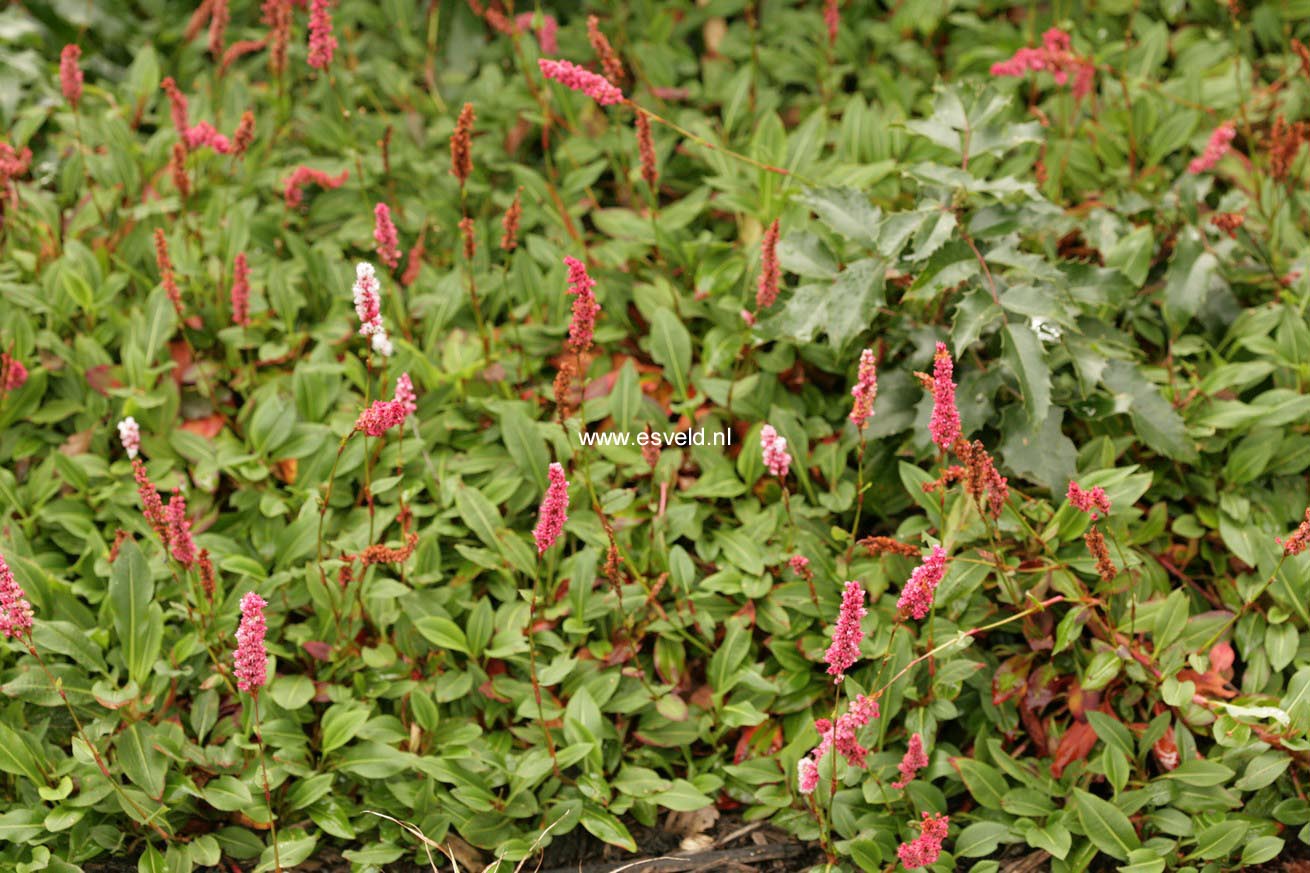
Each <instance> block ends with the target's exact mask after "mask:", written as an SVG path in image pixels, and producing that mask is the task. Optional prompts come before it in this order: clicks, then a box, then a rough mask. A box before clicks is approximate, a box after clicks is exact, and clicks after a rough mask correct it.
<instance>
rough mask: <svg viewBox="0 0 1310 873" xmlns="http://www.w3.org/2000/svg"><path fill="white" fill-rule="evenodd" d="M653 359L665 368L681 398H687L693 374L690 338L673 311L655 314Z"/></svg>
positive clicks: (653, 320) (651, 345)
mask: <svg viewBox="0 0 1310 873" xmlns="http://www.w3.org/2000/svg"><path fill="white" fill-rule="evenodd" d="M650 356H651V357H652V358H654V359H655V362H656V363H658V364H660V365H661V366H663V367H664V375H665V376H666V377H667V378H668V379H669V381H670V382H672V383H673V385H674V387H676V388H677V390H678V397H679V398H685V397H686V396H687V385H688V381H687V379H688V374H689V373H690V371H691V334H689V333H688V332H687V328H686V327H685V326H683V324H682V321H681V320H680V319H679V318H678V316H676V315H674V314H673V312H672V311H671V310H668V309H659V310H656V312H655V316H654V318H653V319H652V320H651V325H650Z"/></svg>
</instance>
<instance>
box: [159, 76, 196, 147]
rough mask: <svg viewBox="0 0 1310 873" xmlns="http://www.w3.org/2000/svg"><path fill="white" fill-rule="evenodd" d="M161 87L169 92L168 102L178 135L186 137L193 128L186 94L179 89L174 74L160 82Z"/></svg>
mask: <svg viewBox="0 0 1310 873" xmlns="http://www.w3.org/2000/svg"><path fill="white" fill-rule="evenodd" d="M159 87H161V88H163V89H164V92H165V93H166V94H168V102H169V106H170V108H171V111H172V114H173V128H174V129H175V130H177V135H178V136H180V137H183V138H184V139H185V138H186V135H187V131H189V130H190V129H191V122H190V121H189V120H188V118H187V99H186V95H185V94H183V93H182V92H181V91H180V90H179V89H178V87H177V82H175V81H173V77H172V76H168V77H167V78H165V79H164V81H162V82H160V83H159Z"/></svg>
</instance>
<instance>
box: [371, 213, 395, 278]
mask: <svg viewBox="0 0 1310 873" xmlns="http://www.w3.org/2000/svg"><path fill="white" fill-rule="evenodd" d="M373 239H374V240H375V241H376V242H377V244H378V260H380V261H381V262H382V263H384V264H386V265H387V266H388V267H390V268H391V269H393V270H394V269H396V267H398V266H400V237H399V236H398V235H397V233H396V225H395V224H394V223H392V221H391V207H390V206H388V205H387V204H385V203H379V204H378V205H377V206H374V207H373Z"/></svg>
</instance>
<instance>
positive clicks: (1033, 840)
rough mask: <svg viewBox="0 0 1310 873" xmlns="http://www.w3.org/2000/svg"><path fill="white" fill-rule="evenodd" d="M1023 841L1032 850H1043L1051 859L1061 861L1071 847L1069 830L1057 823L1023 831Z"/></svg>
mask: <svg viewBox="0 0 1310 873" xmlns="http://www.w3.org/2000/svg"><path fill="white" fill-rule="evenodd" d="M1024 839H1026V840H1027V841H1028V845H1030V846H1032V847H1033V848H1034V849H1044V850H1046V851H1047V852H1050V853H1051V855H1052V857H1055V858H1059V859H1060V860H1061V861H1063V860H1064V859H1065V858H1066V857H1067V856H1068V855H1069V849H1070V848H1072V846H1073V836H1072V835H1071V834H1070V833H1069V829H1068V828H1066V827H1065V826H1064V825H1062V824H1060V823H1059V822H1058V821H1052V822H1048V823H1047V824H1046V826H1045V827H1033V828H1029V829H1028V830H1027V831H1024Z"/></svg>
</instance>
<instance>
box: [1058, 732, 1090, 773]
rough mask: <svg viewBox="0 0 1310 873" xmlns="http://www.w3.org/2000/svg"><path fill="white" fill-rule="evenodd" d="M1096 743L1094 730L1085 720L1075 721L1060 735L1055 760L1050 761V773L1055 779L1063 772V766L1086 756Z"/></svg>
mask: <svg viewBox="0 0 1310 873" xmlns="http://www.w3.org/2000/svg"><path fill="white" fill-rule="evenodd" d="M1095 745H1096V731H1095V730H1093V729H1092V726H1091V725H1090V724H1088V723H1087V722H1085V721H1076V722H1074V723H1073V724H1072V725H1070V726H1069V729H1068V730H1067V731H1065V732H1064V736H1062V737H1060V745H1059V746H1057V747H1056V749H1055V760H1054V761H1053V762H1051V775H1052V776H1054V777H1055V778H1056V779H1059V778H1060V775H1061V774H1062V773H1064V768H1065V767H1068V766H1069V765H1070V764H1072V763H1073V762H1074V761H1080V760H1082V759H1083V758H1086V757H1087V755H1088V754H1089V753H1090V752H1091V751H1092V748H1093V747H1094V746H1095Z"/></svg>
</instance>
